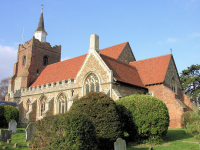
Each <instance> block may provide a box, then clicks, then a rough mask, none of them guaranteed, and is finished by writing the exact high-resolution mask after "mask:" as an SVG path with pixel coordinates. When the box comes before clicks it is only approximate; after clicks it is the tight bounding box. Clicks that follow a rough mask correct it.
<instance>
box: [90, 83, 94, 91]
mask: <svg viewBox="0 0 200 150" xmlns="http://www.w3.org/2000/svg"><path fill="white" fill-rule="evenodd" d="M90 91H94V84H93V83H92V84H91V90H90Z"/></svg>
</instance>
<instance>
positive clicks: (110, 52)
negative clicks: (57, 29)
mask: <svg viewBox="0 0 200 150" xmlns="http://www.w3.org/2000/svg"><path fill="white" fill-rule="evenodd" d="M127 43H128V42H125V43H122V44H118V45H115V46H112V47H108V48H105V49H102V50H100V53H101V54H104V55H107V56H109V57H112V58H113V57H114V58H115V59H117V58H118V57H119V55H120V54H121V52H122V51H123V49H124V47H125V46H126V44H127ZM86 56H87V54H85V55H82V56H78V57H75V58H72V59H68V60H65V61H62V62H58V63H55V64H51V65H47V66H46V67H45V68H44V70H43V71H42V72H41V73H40V74H39V76H38V77H37V78H36V80H35V81H34V82H33V83H32V84H31V87H33V86H37V85H42V84H46V83H52V82H57V81H62V80H68V79H70V78H71V79H74V78H75V77H76V75H77V73H78V71H79V70H80V68H81V66H82V64H83V62H84V60H85V58H86Z"/></svg>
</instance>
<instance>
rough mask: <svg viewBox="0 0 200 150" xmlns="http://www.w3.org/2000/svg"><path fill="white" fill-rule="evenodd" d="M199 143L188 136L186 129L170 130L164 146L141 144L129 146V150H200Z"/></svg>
mask: <svg viewBox="0 0 200 150" xmlns="http://www.w3.org/2000/svg"><path fill="white" fill-rule="evenodd" d="M198 142H199V141H198V140H196V139H195V138H194V137H192V136H190V135H187V134H186V133H185V131H184V129H169V130H168V132H167V135H166V137H165V138H164V143H163V144H161V145H154V146H153V145H152V146H151V145H146V144H140V145H135V146H129V147H128V148H127V150H148V149H149V148H150V147H153V149H154V150H200V148H199V144H198Z"/></svg>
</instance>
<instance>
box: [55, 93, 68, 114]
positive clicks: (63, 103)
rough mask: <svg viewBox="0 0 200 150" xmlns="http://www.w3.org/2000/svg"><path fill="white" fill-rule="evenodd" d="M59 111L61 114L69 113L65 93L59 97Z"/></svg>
mask: <svg viewBox="0 0 200 150" xmlns="http://www.w3.org/2000/svg"><path fill="white" fill-rule="evenodd" d="M57 109H58V113H59V114H61V113H65V112H67V97H66V96H65V95H64V94H63V93H61V94H60V95H59V97H58V101H57Z"/></svg>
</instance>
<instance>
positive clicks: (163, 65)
mask: <svg viewBox="0 0 200 150" xmlns="http://www.w3.org/2000/svg"><path fill="white" fill-rule="evenodd" d="M171 57H172V55H171V54H168V55H163V56H159V57H154V58H149V59H144V60H140V61H134V62H130V63H129V64H130V65H132V66H135V67H136V68H137V70H138V72H139V74H140V77H141V79H142V82H143V83H144V84H145V85H149V84H156V83H163V82H164V79H165V75H166V73H167V69H168V66H169V62H170V59H171Z"/></svg>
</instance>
